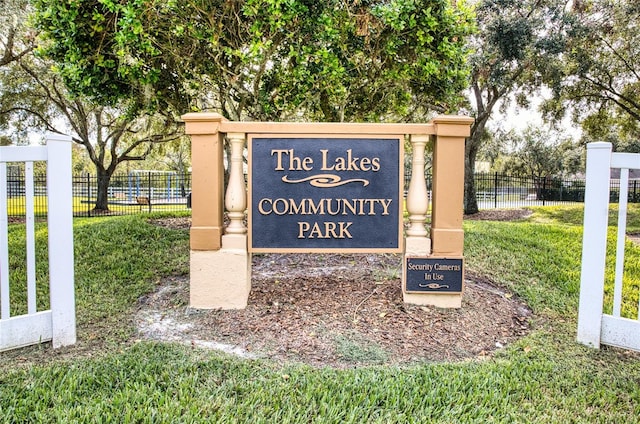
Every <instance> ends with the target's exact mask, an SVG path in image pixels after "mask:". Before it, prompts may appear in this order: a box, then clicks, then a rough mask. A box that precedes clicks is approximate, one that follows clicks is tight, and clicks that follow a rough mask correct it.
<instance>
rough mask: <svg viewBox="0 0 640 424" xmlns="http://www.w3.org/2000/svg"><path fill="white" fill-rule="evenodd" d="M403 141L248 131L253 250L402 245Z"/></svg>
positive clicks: (336, 249) (392, 248)
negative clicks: (266, 133) (258, 133)
mask: <svg viewBox="0 0 640 424" xmlns="http://www.w3.org/2000/svg"><path fill="white" fill-rule="evenodd" d="M403 141H404V137H402V136H398V137H395V138H394V137H386V138H376V137H375V136H373V137H372V136H366V137H365V136H362V137H359V136H348V137H347V136H345V137H344V138H331V137H304V136H299V137H296V136H291V137H287V136H274V135H268V136H267V135H265V136H262V135H252V136H250V137H249V143H248V145H249V249H250V251H252V252H321V251H333V252H342V251H345V252H347V251H348V252H400V251H402V240H403V239H402V184H403V181H402V174H403V173H402V169H403V168H402V166H401V160H402V157H403V154H402V149H403Z"/></svg>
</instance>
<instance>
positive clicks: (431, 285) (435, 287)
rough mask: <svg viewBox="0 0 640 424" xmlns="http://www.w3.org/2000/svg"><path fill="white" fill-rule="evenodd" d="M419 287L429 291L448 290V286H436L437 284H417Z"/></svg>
mask: <svg viewBox="0 0 640 424" xmlns="http://www.w3.org/2000/svg"><path fill="white" fill-rule="evenodd" d="M418 286H419V287H428V288H430V289H434V290H435V289H448V288H449V286H448V285H447V284H438V283H429V284H418Z"/></svg>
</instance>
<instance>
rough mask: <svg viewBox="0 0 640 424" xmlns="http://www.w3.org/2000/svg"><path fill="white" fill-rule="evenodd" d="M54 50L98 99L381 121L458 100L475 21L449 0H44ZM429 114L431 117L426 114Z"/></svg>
mask: <svg viewBox="0 0 640 424" xmlns="http://www.w3.org/2000/svg"><path fill="white" fill-rule="evenodd" d="M35 5H36V9H37V13H36V23H37V26H38V28H39V29H40V30H41V31H42V32H43V36H44V37H45V39H46V40H47V42H48V44H47V46H46V48H45V49H44V50H43V51H44V53H45V54H46V55H47V56H48V57H50V58H52V59H53V60H54V61H55V62H56V63H57V66H58V69H59V72H60V75H61V76H62V77H63V79H64V81H65V83H66V84H67V86H68V87H69V88H70V90H71V92H73V93H82V94H84V95H87V96H89V97H90V98H92V99H93V100H95V101H96V102H98V103H99V104H112V103H114V102H116V101H118V100H119V99H123V98H127V99H137V101H138V102H139V103H140V104H143V105H144V107H145V108H147V109H151V110H162V109H166V108H170V109H171V110H175V111H179V112H186V111H189V110H194V109H195V110H205V109H209V110H216V111H219V112H221V113H222V114H223V115H225V116H227V117H228V118H230V119H234V120H243V119H258V120H282V119H303V118H304V119H314V120H315V119H322V120H328V121H361V120H381V119H383V120H384V119H386V118H388V117H389V116H390V115H393V116H396V117H397V116H410V115H412V114H415V113H416V111H419V113H420V114H423V113H428V112H430V111H433V110H438V111H447V110H451V109H452V108H453V107H455V106H456V105H457V103H458V102H459V100H460V93H461V91H462V90H463V89H464V87H465V86H466V83H467V77H468V67H467V64H466V60H465V59H466V56H467V52H468V51H467V47H466V45H467V42H466V38H467V36H468V35H469V34H470V32H471V31H472V29H473V19H472V15H471V12H470V10H469V8H468V7H467V6H466V5H465V4H464V2H461V1H459V2H457V5H452V4H451V2H450V0H412V1H409V0H391V1H385V2H380V1H373V0H361V1H357V2H356V1H351V0H290V1H286V2H284V1H281V0H242V1H227V0H187V1H185V2H177V1H175V0H169V1H167V0H135V1H128V2H116V1H113V0H81V1H60V0H36V1H35ZM422 119H425V116H422Z"/></svg>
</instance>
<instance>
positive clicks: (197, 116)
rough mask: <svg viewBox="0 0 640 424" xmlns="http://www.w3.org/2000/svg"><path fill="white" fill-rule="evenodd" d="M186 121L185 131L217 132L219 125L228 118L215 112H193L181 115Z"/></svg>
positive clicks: (193, 132)
mask: <svg viewBox="0 0 640 424" xmlns="http://www.w3.org/2000/svg"><path fill="white" fill-rule="evenodd" d="M181 118H182V120H183V121H184V123H185V133H186V134H190V135H195V134H215V133H217V132H218V127H219V126H220V124H221V123H222V122H225V121H226V120H227V119H226V118H225V117H224V116H222V115H220V114H219V113H214V112H193V113H187V114H184V115H182V116H181Z"/></svg>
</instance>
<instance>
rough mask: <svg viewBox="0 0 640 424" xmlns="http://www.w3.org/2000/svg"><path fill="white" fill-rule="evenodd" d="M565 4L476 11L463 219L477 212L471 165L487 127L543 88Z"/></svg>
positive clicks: (540, 1)
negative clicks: (543, 70)
mask: <svg viewBox="0 0 640 424" xmlns="http://www.w3.org/2000/svg"><path fill="white" fill-rule="evenodd" d="M564 3H565V2H564V1H560V0H524V1H521V0H484V1H482V2H480V3H479V5H478V7H477V21H478V28H479V31H478V33H477V35H476V38H475V39H474V47H475V50H476V53H475V54H474V55H473V57H472V60H471V62H472V67H473V70H472V73H471V99H472V100H471V107H472V109H473V115H474V117H475V122H474V123H473V125H472V127H471V135H470V137H469V138H467V140H466V144H465V187H464V189H465V190H464V191H465V196H464V199H465V200H464V210H465V213H467V214H472V213H476V212H478V204H477V200H476V188H475V178H474V173H475V162H476V158H477V155H478V152H479V150H480V148H481V146H482V143H483V140H484V139H486V136H485V132H486V125H487V122H488V121H489V119H490V118H491V114H492V113H493V112H494V110H495V108H496V107H498V106H500V104H501V102H502V105H503V106H504V105H505V102H506V101H508V96H510V95H513V96H514V97H515V98H516V101H517V102H518V104H520V105H523V106H524V105H527V104H528V100H529V96H530V95H531V93H532V92H535V91H536V89H537V88H538V87H539V85H540V84H541V81H540V78H539V76H538V75H539V72H538V70H539V68H540V67H541V66H544V63H545V61H546V59H545V58H546V57H548V56H553V55H557V54H559V53H560V52H561V48H562V47H563V46H562V45H561V43H558V41H557V38H558V37H559V34H560V33H561V31H562V28H563V20H562V19H563V16H564V6H565V4H564Z"/></svg>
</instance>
